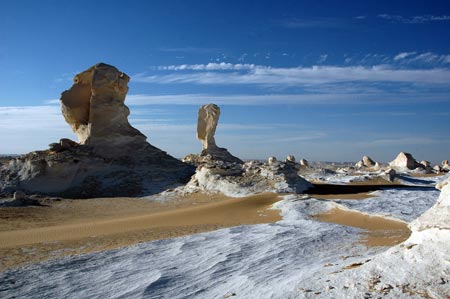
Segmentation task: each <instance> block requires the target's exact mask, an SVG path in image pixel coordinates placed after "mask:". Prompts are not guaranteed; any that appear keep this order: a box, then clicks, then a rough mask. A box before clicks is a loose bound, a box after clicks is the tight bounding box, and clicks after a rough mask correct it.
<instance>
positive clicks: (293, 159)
mask: <svg viewBox="0 0 450 299" xmlns="http://www.w3.org/2000/svg"><path fill="white" fill-rule="evenodd" d="M286 162H291V163H295V157H294V155H288V156H287V157H286Z"/></svg>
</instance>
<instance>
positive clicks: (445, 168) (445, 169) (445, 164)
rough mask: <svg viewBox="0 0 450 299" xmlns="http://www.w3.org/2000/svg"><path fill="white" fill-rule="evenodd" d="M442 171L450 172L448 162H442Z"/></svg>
mask: <svg viewBox="0 0 450 299" xmlns="http://www.w3.org/2000/svg"><path fill="white" fill-rule="evenodd" d="M442 169H443V170H444V171H450V164H448V160H444V161H442Z"/></svg>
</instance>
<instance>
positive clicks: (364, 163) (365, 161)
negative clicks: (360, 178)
mask: <svg viewBox="0 0 450 299" xmlns="http://www.w3.org/2000/svg"><path fill="white" fill-rule="evenodd" d="M376 165H377V162H375V161H373V160H372V159H371V158H370V157H369V156H364V157H363V158H362V159H361V160H360V161H358V162H357V163H356V164H355V167H356V168H363V167H375V166H376ZM378 167H379V165H378Z"/></svg>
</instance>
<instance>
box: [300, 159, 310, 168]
mask: <svg viewBox="0 0 450 299" xmlns="http://www.w3.org/2000/svg"><path fill="white" fill-rule="evenodd" d="M299 163H300V166H305V167H309V163H308V161H307V160H306V159H300V161H299Z"/></svg>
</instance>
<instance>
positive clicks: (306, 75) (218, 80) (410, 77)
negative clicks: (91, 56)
mask: <svg viewBox="0 0 450 299" xmlns="http://www.w3.org/2000/svg"><path fill="white" fill-rule="evenodd" d="M163 68H164V67H163ZM166 68H167V69H170V70H174V71H178V70H180V71H181V70H190V71H193V72H182V73H177V72H175V73H171V74H156V75H146V74H137V75H134V76H133V80H134V81H135V82H147V83H160V84H174V83H194V84H205V85H210V84H217V85H225V84H226V85H231V84H239V85H242V84H265V85H278V86H280V85H285V86H295V85H299V84H324V83H339V82H352V81H354V82H358V81H359V82H407V83H426V84H448V83H449V82H450V70H449V69H445V68H433V69H398V68H394V67H392V66H389V65H375V66H371V67H364V66H343V67H342V66H312V67H290V68H277V67H270V66H263V65H250V64H229V63H224V64H223V65H222V64H205V65H180V66H169V67H166ZM217 70H220V71H223V70H227V71H226V72H217Z"/></svg>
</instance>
